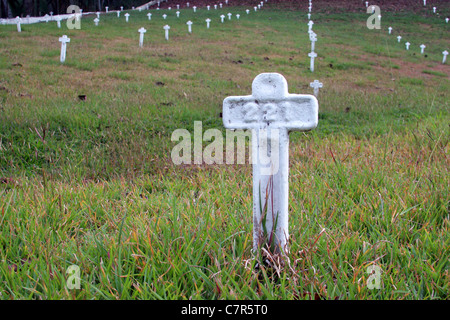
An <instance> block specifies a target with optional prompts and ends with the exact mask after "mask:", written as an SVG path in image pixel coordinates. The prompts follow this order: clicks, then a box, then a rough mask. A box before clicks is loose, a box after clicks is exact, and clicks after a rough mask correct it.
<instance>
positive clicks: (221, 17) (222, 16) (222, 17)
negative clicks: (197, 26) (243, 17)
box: [220, 14, 225, 23]
mask: <svg viewBox="0 0 450 320" xmlns="http://www.w3.org/2000/svg"><path fill="white" fill-rule="evenodd" d="M223 19H225V16H224V15H223V14H222V15H221V16H220V20H221V21H222V23H223Z"/></svg>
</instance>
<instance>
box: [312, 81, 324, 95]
mask: <svg viewBox="0 0 450 320" xmlns="http://www.w3.org/2000/svg"><path fill="white" fill-rule="evenodd" d="M309 86H310V87H311V88H313V89H314V96H315V97H316V98H317V96H318V95H319V88H322V87H323V83H322V82H320V81H319V80H314V81H313V82H311V83H310V84H309Z"/></svg>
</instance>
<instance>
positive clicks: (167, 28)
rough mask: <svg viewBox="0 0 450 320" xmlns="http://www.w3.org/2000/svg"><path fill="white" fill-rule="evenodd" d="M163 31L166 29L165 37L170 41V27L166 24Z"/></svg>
mask: <svg viewBox="0 0 450 320" xmlns="http://www.w3.org/2000/svg"><path fill="white" fill-rule="evenodd" d="M163 29H164V36H165V38H166V40H169V30H170V27H169V26H168V25H167V24H166V25H165V26H164V27H163Z"/></svg>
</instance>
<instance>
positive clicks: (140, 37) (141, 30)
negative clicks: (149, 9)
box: [138, 28, 147, 48]
mask: <svg viewBox="0 0 450 320" xmlns="http://www.w3.org/2000/svg"><path fill="white" fill-rule="evenodd" d="M138 32H139V47H140V48H142V47H143V46H144V33H146V32H147V30H145V29H144V28H140V29H139V30H138Z"/></svg>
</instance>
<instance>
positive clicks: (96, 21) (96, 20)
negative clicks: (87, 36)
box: [94, 18, 100, 26]
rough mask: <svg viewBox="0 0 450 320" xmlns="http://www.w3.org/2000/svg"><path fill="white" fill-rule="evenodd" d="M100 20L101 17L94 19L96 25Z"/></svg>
mask: <svg viewBox="0 0 450 320" xmlns="http://www.w3.org/2000/svg"><path fill="white" fill-rule="evenodd" d="M99 21H100V19H99V18H95V19H94V24H95V25H96V26H98V22H99Z"/></svg>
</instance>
